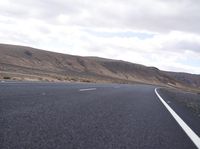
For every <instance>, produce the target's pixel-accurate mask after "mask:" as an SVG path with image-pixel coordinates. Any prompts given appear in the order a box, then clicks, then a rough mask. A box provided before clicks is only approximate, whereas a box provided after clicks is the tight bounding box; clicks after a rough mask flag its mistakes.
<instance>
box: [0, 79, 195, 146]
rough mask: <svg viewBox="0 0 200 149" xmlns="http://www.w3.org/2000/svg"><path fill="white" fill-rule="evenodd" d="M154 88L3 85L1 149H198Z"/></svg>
mask: <svg viewBox="0 0 200 149" xmlns="http://www.w3.org/2000/svg"><path fill="white" fill-rule="evenodd" d="M87 88H96V90H85V91H81V92H80V89H87ZM154 89H155V87H154V86H149V85H117V84H107V85H106V84H70V83H69V84H64V83H63V84H62V83H12V82H9V83H0V149H195V148H196V147H195V146H194V144H193V143H192V141H191V140H190V139H189V137H187V135H186V134H185V132H184V131H183V130H182V128H181V127H180V126H179V125H178V124H177V122H176V121H175V120H174V118H173V117H172V116H171V115H170V113H169V112H168V111H167V110H166V108H165V107H164V105H163V104H162V103H161V102H160V101H159V99H158V97H157V96H156V94H155V92H154Z"/></svg>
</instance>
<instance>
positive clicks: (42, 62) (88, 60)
mask: <svg viewBox="0 0 200 149" xmlns="http://www.w3.org/2000/svg"><path fill="white" fill-rule="evenodd" d="M0 78H1V79H16V80H46V81H56V80H60V81H83V82H112V83H134V82H140V83H148V84H157V85H171V86H193V87H200V77H199V76H198V75H192V74H187V75H186V74H184V75H183V74H181V73H172V72H164V71H160V70H159V69H157V68H155V67H146V66H143V65H139V64H133V63H129V62H125V61H119V60H111V59H104V58H98V57H80V56H73V55H67V54H60V53H54V52H48V51H44V50H39V49H34V48H30V47H23V46H15V45H5V44H0Z"/></svg>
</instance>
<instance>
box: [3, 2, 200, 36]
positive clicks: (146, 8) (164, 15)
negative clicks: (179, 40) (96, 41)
mask: <svg viewBox="0 0 200 149" xmlns="http://www.w3.org/2000/svg"><path fill="white" fill-rule="evenodd" d="M10 3H12V7H9V6H8V7H6V8H5V7H4V8H1V9H0V12H1V14H6V15H12V16H14V17H16V18H17V17H25V18H36V19H43V20H44V21H46V22H49V23H55V24H57V23H59V22H57V17H58V16H59V15H60V14H64V15H67V16H68V17H69V20H68V22H65V23H66V24H69V25H78V26H83V27H84V26H90V27H105V28H113V27H114V28H130V29H143V30H149V31H155V32H168V31H171V30H181V31H189V32H198V33H199V32H200V28H199V26H200V21H199V20H200V13H199V10H200V1H198V0H168V1H166V0H148V1H137V0H125V1H120V0H107V1H104V0H102V1H94V0H84V1H81V0H42V1H39V0H29V1H27V0H18V1H17V2H16V1H15V0H10ZM84 12H88V14H89V15H88V16H83V13H84Z"/></svg>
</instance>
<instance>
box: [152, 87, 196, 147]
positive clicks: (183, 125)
mask: <svg viewBox="0 0 200 149" xmlns="http://www.w3.org/2000/svg"><path fill="white" fill-rule="evenodd" d="M157 89H158V88H155V93H156V95H157V96H158V98H159V99H160V101H161V102H162V103H163V104H164V106H165V107H166V108H167V110H168V111H169V112H170V113H171V115H172V116H173V117H174V119H175V120H176V122H177V123H178V124H179V125H180V126H181V128H182V129H183V130H184V131H185V133H186V134H187V135H188V137H189V138H190V139H191V140H192V142H193V143H194V144H195V145H196V147H197V148H198V149H200V138H199V136H198V135H197V134H196V133H195V132H194V131H193V130H192V129H191V128H190V127H189V126H188V125H187V124H186V123H185V122H184V121H183V120H182V119H181V118H180V117H179V116H178V114H176V112H175V111H174V110H173V109H172V108H171V107H170V106H169V105H168V104H167V103H166V102H165V101H164V100H163V98H162V97H161V96H160V95H159V94H158V92H157Z"/></svg>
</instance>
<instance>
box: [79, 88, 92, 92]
mask: <svg viewBox="0 0 200 149" xmlns="http://www.w3.org/2000/svg"><path fill="white" fill-rule="evenodd" d="M93 90H96V88H85V89H80V90H79V91H80V92H83V91H93Z"/></svg>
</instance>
